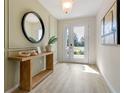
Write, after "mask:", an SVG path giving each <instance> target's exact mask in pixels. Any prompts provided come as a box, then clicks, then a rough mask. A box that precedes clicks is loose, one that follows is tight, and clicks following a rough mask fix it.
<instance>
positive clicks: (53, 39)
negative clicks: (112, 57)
mask: <svg viewBox="0 0 124 93" xmlns="http://www.w3.org/2000/svg"><path fill="white" fill-rule="evenodd" d="M56 41H57V37H56V36H52V37H50V39H49V41H48V45H51V44H54V43H55V42H56Z"/></svg>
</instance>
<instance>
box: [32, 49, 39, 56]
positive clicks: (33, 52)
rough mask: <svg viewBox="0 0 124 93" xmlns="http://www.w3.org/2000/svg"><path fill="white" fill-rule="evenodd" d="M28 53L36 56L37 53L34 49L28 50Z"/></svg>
mask: <svg viewBox="0 0 124 93" xmlns="http://www.w3.org/2000/svg"><path fill="white" fill-rule="evenodd" d="M30 53H31V56H36V55H38V53H37V52H36V50H32V51H30Z"/></svg>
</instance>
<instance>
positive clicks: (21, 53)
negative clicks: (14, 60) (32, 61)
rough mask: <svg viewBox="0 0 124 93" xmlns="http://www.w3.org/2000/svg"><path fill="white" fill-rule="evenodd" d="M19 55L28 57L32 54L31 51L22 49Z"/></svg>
mask: <svg viewBox="0 0 124 93" xmlns="http://www.w3.org/2000/svg"><path fill="white" fill-rule="evenodd" d="M18 55H19V56H21V57H28V56H30V55H31V53H30V52H28V51H20V52H18Z"/></svg>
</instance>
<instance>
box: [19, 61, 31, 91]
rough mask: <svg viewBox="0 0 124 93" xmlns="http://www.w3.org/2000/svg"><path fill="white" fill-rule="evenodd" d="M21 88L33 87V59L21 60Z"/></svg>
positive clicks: (29, 88) (28, 88)
mask: <svg viewBox="0 0 124 93" xmlns="http://www.w3.org/2000/svg"><path fill="white" fill-rule="evenodd" d="M20 88H21V89H22V90H28V91H30V90H31V89H32V64H31V60H27V61H23V62H20Z"/></svg>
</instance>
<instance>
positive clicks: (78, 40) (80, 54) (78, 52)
mask: <svg viewBox="0 0 124 93" xmlns="http://www.w3.org/2000/svg"><path fill="white" fill-rule="evenodd" d="M63 39H64V40H63V41H64V43H63V60H64V61H66V62H78V63H88V27H87V26H85V25H69V26H66V27H65V29H64V34H63Z"/></svg>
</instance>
